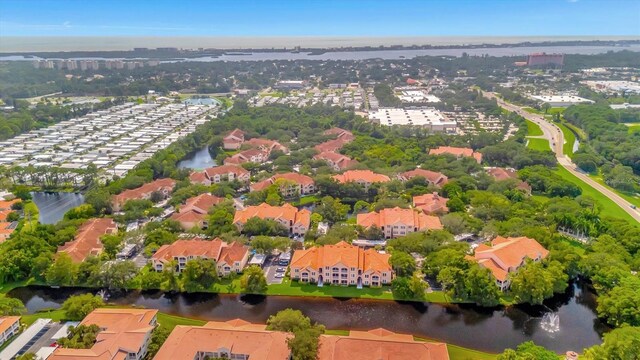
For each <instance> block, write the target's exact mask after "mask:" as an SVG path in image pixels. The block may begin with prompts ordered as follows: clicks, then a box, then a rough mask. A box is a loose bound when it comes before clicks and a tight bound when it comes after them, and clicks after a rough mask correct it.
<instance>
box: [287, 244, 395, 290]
mask: <svg viewBox="0 0 640 360" xmlns="http://www.w3.org/2000/svg"><path fill="white" fill-rule="evenodd" d="M390 256H391V255H389V254H381V253H379V252H377V251H376V250H374V249H368V250H364V249H363V248H361V247H358V246H354V245H351V244H348V243H346V242H344V241H341V242H339V243H337V244H335V245H325V246H316V247H312V248H309V249H305V250H296V251H295V252H294V253H293V258H292V259H291V264H290V272H289V276H290V277H291V280H297V281H300V282H305V283H314V284H318V286H324V284H331V285H343V286H350V285H353V286H356V287H358V288H362V287H363V286H371V287H378V286H382V285H387V284H390V283H391V280H393V270H392V268H391V265H389V257H390Z"/></svg>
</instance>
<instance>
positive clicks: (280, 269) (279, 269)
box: [276, 267, 287, 273]
mask: <svg viewBox="0 0 640 360" xmlns="http://www.w3.org/2000/svg"><path fill="white" fill-rule="evenodd" d="M286 271H287V269H285V268H281V267H279V268H277V269H276V272H278V273H283V272H286Z"/></svg>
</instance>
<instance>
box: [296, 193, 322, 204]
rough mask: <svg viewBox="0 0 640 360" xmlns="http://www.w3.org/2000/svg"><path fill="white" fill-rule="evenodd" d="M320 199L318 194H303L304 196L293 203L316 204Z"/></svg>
mask: <svg viewBox="0 0 640 360" xmlns="http://www.w3.org/2000/svg"><path fill="white" fill-rule="evenodd" d="M319 200H320V199H319V198H318V196H316V195H309V196H303V197H301V198H300V200H298V201H294V202H292V203H291V205H293V206H305V205H309V204H315V203H317V202H318V201H319Z"/></svg>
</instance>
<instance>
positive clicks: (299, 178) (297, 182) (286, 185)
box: [251, 172, 316, 197]
mask: <svg viewBox="0 0 640 360" xmlns="http://www.w3.org/2000/svg"><path fill="white" fill-rule="evenodd" d="M273 184H279V185H280V193H282V195H284V196H285V197H295V196H301V195H309V194H313V193H315V192H316V187H315V182H314V181H313V179H312V178H311V177H309V176H306V175H302V174H298V173H294V172H289V173H284V174H276V175H274V176H272V177H270V178H268V179H266V180H262V181H260V182H257V183H255V184H253V185H251V191H260V190H264V189H266V188H268V187H269V186H271V185H273Z"/></svg>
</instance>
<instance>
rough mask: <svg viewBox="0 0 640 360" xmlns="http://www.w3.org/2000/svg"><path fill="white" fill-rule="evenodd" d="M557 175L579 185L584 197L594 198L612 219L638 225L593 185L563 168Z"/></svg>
mask: <svg viewBox="0 0 640 360" xmlns="http://www.w3.org/2000/svg"><path fill="white" fill-rule="evenodd" d="M555 173H556V174H558V175H560V176H562V178H563V179H565V180H567V181H570V182H572V183H574V184H575V185H577V186H578V187H579V188H580V189H582V195H587V196H590V197H592V198H594V199H595V200H596V201H597V202H598V204H599V205H600V208H601V210H602V214H605V215H607V216H610V217H614V218H619V219H624V220H626V221H628V222H629V223H630V224H637V221H636V220H635V219H634V218H632V217H631V215H629V214H628V213H627V212H626V211H624V210H623V209H622V208H621V207H620V206H618V204H616V203H615V202H613V201H612V200H611V199H609V198H608V197H606V196H605V195H604V194H602V193H601V192H599V191H598V190H596V189H594V188H592V187H591V185H589V184H587V183H585V182H584V181H582V180H580V179H579V178H578V177H576V176H575V175H573V174H572V173H570V172H569V170H567V169H565V168H564V167H562V166H558V168H557V169H556V170H555Z"/></svg>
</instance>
